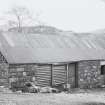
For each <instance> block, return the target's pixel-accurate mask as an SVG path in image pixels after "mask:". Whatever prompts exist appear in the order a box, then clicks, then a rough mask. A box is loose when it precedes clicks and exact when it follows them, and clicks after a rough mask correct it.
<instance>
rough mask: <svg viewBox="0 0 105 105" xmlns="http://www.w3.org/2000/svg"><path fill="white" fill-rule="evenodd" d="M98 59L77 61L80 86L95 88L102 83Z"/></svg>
mask: <svg viewBox="0 0 105 105" xmlns="http://www.w3.org/2000/svg"><path fill="white" fill-rule="evenodd" d="M100 68H101V66H100V61H81V62H79V63H78V86H79V87H80V88H95V87H99V86H100V85H103V84H104V75H101V70H100Z"/></svg>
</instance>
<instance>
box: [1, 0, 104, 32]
mask: <svg viewBox="0 0 105 105" xmlns="http://www.w3.org/2000/svg"><path fill="white" fill-rule="evenodd" d="M103 1H104V0H1V1H0V16H1V15H2V13H3V12H5V11H7V10H8V9H9V8H11V7H12V6H18V5H21V6H26V7H27V8H29V9H30V10H31V11H33V13H40V14H41V16H40V20H42V21H43V22H45V23H46V24H48V25H51V26H55V27H57V28H59V29H63V30H73V31H76V32H88V31H92V30H96V29H105V2H103Z"/></svg>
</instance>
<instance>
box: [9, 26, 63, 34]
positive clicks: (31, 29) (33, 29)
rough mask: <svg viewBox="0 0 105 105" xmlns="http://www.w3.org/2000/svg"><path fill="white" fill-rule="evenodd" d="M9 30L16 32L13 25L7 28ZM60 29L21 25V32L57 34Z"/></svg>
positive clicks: (16, 29)
mask: <svg viewBox="0 0 105 105" xmlns="http://www.w3.org/2000/svg"><path fill="white" fill-rule="evenodd" d="M8 31H9V32H18V28H17V27H14V28H11V29H9V30H8ZM60 32H62V30H60V29H57V28H55V27H51V26H34V27H22V33H36V34H37V33H38V34H59V33H60Z"/></svg>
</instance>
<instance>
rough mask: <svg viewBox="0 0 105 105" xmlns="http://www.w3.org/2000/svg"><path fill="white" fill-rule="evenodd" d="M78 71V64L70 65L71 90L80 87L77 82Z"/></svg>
mask: <svg viewBox="0 0 105 105" xmlns="http://www.w3.org/2000/svg"><path fill="white" fill-rule="evenodd" d="M77 81H78V80H77V69H76V64H75V63H72V64H69V65H68V83H69V84H70V86H71V88H75V87H77V85H78V82H77Z"/></svg>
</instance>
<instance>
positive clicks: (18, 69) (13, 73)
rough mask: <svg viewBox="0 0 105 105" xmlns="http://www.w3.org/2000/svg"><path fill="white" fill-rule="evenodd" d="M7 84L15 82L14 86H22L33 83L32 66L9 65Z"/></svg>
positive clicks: (33, 73) (33, 66) (33, 69)
mask: <svg viewBox="0 0 105 105" xmlns="http://www.w3.org/2000/svg"><path fill="white" fill-rule="evenodd" d="M8 73H9V84H10V85H11V83H13V82H16V86H19V87H21V86H23V84H24V82H28V81H33V79H34V78H35V65H34V64H23V65H22V64H12V65H9V71H8Z"/></svg>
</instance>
